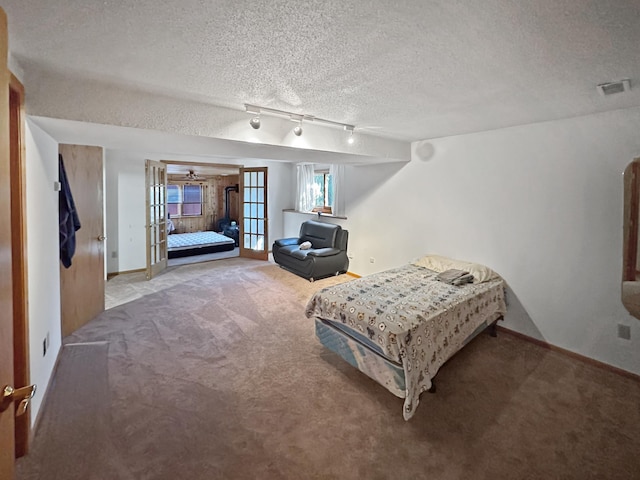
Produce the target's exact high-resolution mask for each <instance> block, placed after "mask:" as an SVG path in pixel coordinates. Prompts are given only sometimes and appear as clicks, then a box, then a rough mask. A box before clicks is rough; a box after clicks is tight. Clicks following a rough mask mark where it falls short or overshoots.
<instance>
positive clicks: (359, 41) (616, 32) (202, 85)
mask: <svg viewBox="0 0 640 480" xmlns="http://www.w3.org/2000/svg"><path fill="white" fill-rule="evenodd" d="M2 6H3V8H4V9H5V11H6V12H7V14H8V16H9V32H10V49H11V53H12V55H13V57H14V58H15V59H16V60H17V62H18V63H19V65H20V66H21V67H22V68H23V69H24V70H25V72H27V73H28V71H29V69H30V68H31V67H33V68H36V67H37V68H39V69H42V68H52V69H53V68H55V69H57V70H64V71H66V72H72V73H73V74H75V75H81V76H87V77H91V78H92V79H101V80H102V81H108V82H114V83H116V84H121V85H129V86H132V87H135V88H143V89H146V90H148V91H151V92H158V93H162V94H165V95H170V96H174V97H177V98H184V99H189V100H192V101H193V100H196V101H201V102H205V103H208V104H213V105H219V106H224V107H228V108H233V109H237V110H242V109H243V104H244V103H252V104H256V105H263V106H269V107H272V108H277V109H283V110H288V111H294V112H298V113H305V114H310V115H314V116H317V117H322V118H327V119H331V120H335V121H338V122H344V123H349V124H354V125H356V127H357V128H358V129H364V130H365V131H368V132H369V133H371V134H374V135H380V136H384V137H391V138H396V139H401V140H411V141H413V140H420V139H428V138H435V137H440V136H447V135H455V134H462V133H468V132H474V131H482V130H489V129H495V128H501V127H506V126H512V125H518V124H526V123H532V122H538V121H544V120H551V119H557V118H565V117H571V116H576V115H583V114H589V113H595V112H600V111H605V110H611V109H616V108H626V107H631V106H638V105H640V85H639V86H636V82H638V81H639V80H640V48H639V47H640V0H615V1H606V0H601V1H591V0H531V1H513V0H482V1H478V0H476V1H472V0H467V1H464V0H437V1H425V0H406V1H382V0H361V1H348V0H307V1H305V2H300V1H285V0H254V1H242V0H240V1H238V0H222V1H210V0H209V1H207V0H164V1H163V2H158V1H156V0H138V1H136V2H127V1H123V0H103V1H92V0H85V1H81V0H59V1H55V2H52V1H50V0H8V1H4V2H3V5H2ZM622 78H630V79H631V84H632V87H633V88H632V90H631V91H630V92H628V93H624V94H620V95H614V96H610V97H602V96H600V95H598V93H597V92H596V84H598V83H603V82H608V81H612V80H617V79H622ZM27 87H28V85H27Z"/></svg>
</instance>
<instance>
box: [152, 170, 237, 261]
mask: <svg viewBox="0 0 640 480" xmlns="http://www.w3.org/2000/svg"><path fill="white" fill-rule="evenodd" d="M162 163H164V164H166V167H167V214H168V217H169V218H168V220H170V222H168V224H169V227H168V229H167V230H168V243H169V246H170V247H171V246H172V245H177V244H178V243H180V244H182V243H183V242H184V244H185V245H187V246H186V247H182V249H181V250H178V249H177V248H176V247H174V248H173V249H172V250H170V251H169V259H168V266H177V265H184V264H191V263H200V262H207V261H211V260H219V259H223V258H233V257H238V256H239V255H240V248H239V230H240V225H239V224H240V218H239V217H240V194H239V181H240V177H239V175H240V168H241V167H240V166H238V165H226V164H212V163H197V162H183V161H172V160H162ZM212 233H216V234H218V236H217V237H212V238H209V237H210V236H211V234H212ZM200 236H201V238H200ZM191 241H193V242H195V243H194V246H193V248H188V244H189V242H191ZM178 248H180V247H178Z"/></svg>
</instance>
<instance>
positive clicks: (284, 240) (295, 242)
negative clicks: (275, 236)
mask: <svg viewBox="0 0 640 480" xmlns="http://www.w3.org/2000/svg"><path fill="white" fill-rule="evenodd" d="M298 242H299V239H298V238H281V239H279V240H276V241H275V242H274V243H275V244H276V245H277V246H279V247H286V246H288V245H298Z"/></svg>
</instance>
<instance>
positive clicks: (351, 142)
mask: <svg viewBox="0 0 640 480" xmlns="http://www.w3.org/2000/svg"><path fill="white" fill-rule="evenodd" d="M344 129H345V130H346V131H348V132H350V133H349V138H347V143H348V144H349V145H353V142H354V141H355V139H354V138H353V131H354V130H355V127H353V126H351V125H345V126H344Z"/></svg>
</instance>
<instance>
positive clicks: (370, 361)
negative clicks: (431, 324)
mask: <svg viewBox="0 0 640 480" xmlns="http://www.w3.org/2000/svg"><path fill="white" fill-rule="evenodd" d="M503 318H504V317H503V316H500V317H499V318H498V319H496V320H494V321H493V322H491V323H490V324H489V325H487V324H486V323H483V324H482V325H480V326H479V327H478V328H476V329H475V330H474V331H473V333H472V334H471V335H469V337H467V338H466V339H465V341H464V342H463V344H462V347H464V346H466V345H467V344H468V343H469V342H471V340H473V339H474V338H476V337H477V336H478V335H479V334H481V333H482V332H487V333H488V334H489V335H490V336H492V337H497V336H498V334H497V331H498V329H497V323H498V321H500V320H503ZM315 333H316V337H317V339H318V341H319V342H320V343H321V344H322V345H323V346H324V347H326V348H328V349H329V350H331V351H332V352H334V353H335V354H337V355H339V356H340V357H342V359H343V360H346V361H347V362H348V363H349V364H350V365H352V366H353V367H355V368H357V369H358V370H360V371H361V372H362V373H364V374H365V375H367V376H368V377H369V378H371V379H372V380H375V381H376V382H378V383H379V384H381V385H382V386H383V387H385V388H386V389H387V390H389V391H390V392H391V393H393V394H394V395H395V396H397V397H399V398H405V396H406V380H405V374H404V368H403V366H402V364H401V363H399V362H393V361H391V360H389V359H388V358H386V357H384V356H383V355H381V354H380V353H379V352H377V351H375V350H373V349H372V348H371V347H369V346H368V345H367V344H366V343H365V342H363V341H362V339H361V338H358V336H357V335H356V334H355V332H352V333H349V332H347V331H345V330H344V329H341V328H339V326H338V325H336V323H335V322H333V321H331V320H326V319H323V318H319V317H316V318H315ZM458 351H460V350H458ZM455 353H457V352H455ZM455 353H454V354H453V355H452V356H451V357H449V358H448V359H447V361H448V360H450V359H451V358H452V357H453V356H454V355H455ZM427 391H428V392H429V393H435V392H436V384H435V380H434V379H433V378H432V379H431V388H429V390H427Z"/></svg>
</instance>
